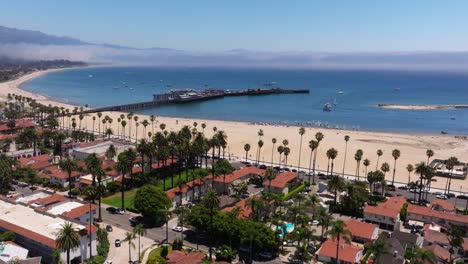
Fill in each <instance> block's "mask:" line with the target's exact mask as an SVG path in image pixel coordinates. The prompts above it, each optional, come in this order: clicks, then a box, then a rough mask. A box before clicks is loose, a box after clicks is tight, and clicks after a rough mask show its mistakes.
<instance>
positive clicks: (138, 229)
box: [133, 224, 146, 263]
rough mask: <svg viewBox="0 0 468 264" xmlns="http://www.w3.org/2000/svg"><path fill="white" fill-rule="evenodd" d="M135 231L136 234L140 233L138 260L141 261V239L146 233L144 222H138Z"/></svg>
mask: <svg viewBox="0 0 468 264" xmlns="http://www.w3.org/2000/svg"><path fill="white" fill-rule="evenodd" d="M133 233H134V234H135V235H138V262H139V263H141V259H140V256H141V253H140V250H141V244H140V239H141V237H142V236H144V235H146V229H145V227H144V226H143V224H138V225H136V226H135V227H134V228H133Z"/></svg>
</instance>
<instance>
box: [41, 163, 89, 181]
mask: <svg viewBox="0 0 468 264" xmlns="http://www.w3.org/2000/svg"><path fill="white" fill-rule="evenodd" d="M41 174H43V175H44V176H45V175H47V176H46V177H47V178H50V177H52V176H53V177H57V178H59V179H65V180H68V172H67V171H64V170H61V169H60V168H59V167H58V166H49V167H47V168H44V171H43V172H42V173H41ZM78 175H80V173H79V172H77V171H72V173H71V176H72V178H74V177H76V176H78ZM40 176H41V175H40ZM41 178H42V177H41Z"/></svg>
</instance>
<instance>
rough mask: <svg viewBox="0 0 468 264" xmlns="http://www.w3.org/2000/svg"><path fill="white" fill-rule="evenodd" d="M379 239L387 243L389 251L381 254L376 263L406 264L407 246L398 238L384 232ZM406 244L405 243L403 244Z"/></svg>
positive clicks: (386, 246)
mask: <svg viewBox="0 0 468 264" xmlns="http://www.w3.org/2000/svg"><path fill="white" fill-rule="evenodd" d="M379 239H381V240H382V241H384V242H385V248H386V249H387V250H386V251H387V252H385V253H384V254H380V255H379V257H378V258H377V259H376V261H375V263H379V264H404V263H405V248H406V247H405V246H403V245H402V242H400V241H399V240H398V238H397V237H394V236H392V235H391V233H388V232H382V233H381V234H380V236H379ZM403 243H404V242H403Z"/></svg>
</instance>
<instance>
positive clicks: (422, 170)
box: [415, 161, 428, 205]
mask: <svg viewBox="0 0 468 264" xmlns="http://www.w3.org/2000/svg"><path fill="white" fill-rule="evenodd" d="M427 169H428V166H426V164H425V163H424V161H423V162H420V163H418V164H416V169H415V172H416V173H417V174H419V199H418V204H419V205H421V198H422V197H421V195H422V188H423V182H424V180H425V179H426V173H427Z"/></svg>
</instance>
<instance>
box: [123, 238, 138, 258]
mask: <svg viewBox="0 0 468 264" xmlns="http://www.w3.org/2000/svg"><path fill="white" fill-rule="evenodd" d="M134 239H135V233H133V232H125V238H124V239H123V240H122V242H128V263H131V262H132V248H135V243H133V240H134Z"/></svg>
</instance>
